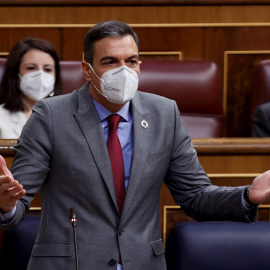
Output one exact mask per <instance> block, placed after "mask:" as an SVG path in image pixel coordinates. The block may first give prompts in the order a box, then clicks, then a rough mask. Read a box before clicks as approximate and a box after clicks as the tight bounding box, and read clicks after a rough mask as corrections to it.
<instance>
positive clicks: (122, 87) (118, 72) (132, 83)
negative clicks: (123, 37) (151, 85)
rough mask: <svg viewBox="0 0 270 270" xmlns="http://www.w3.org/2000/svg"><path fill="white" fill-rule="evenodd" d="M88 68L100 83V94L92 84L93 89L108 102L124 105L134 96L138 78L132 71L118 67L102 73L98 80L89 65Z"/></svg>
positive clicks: (125, 67)
mask: <svg viewBox="0 0 270 270" xmlns="http://www.w3.org/2000/svg"><path fill="white" fill-rule="evenodd" d="M89 66H90V68H91V69H92V71H93V72H94V74H95V75H96V76H97V78H98V79H99V80H100V81H101V84H100V87H101V91H102V93H101V92H100V91H99V90H98V89H97V87H96V86H95V85H94V84H93V85H94V87H95V88H96V90H97V91H98V92H99V93H100V94H101V95H102V96H104V97H105V98H106V99H107V100H108V101H110V102H112V103H116V104H124V103H125V102H127V101H129V100H131V99H132V98H133V97H134V96H135V94H136V91H137V89H138V82H139V77H138V74H137V72H135V71H134V70H133V69H131V68H129V67H127V66H120V67H118V68H114V69H110V70H108V71H106V72H104V73H103V74H102V76H101V78H100V77H99V76H98V75H97V74H96V72H95V71H94V69H93V68H92V66H91V65H90V64H89ZM91 83H93V82H91Z"/></svg>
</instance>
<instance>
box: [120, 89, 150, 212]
mask: <svg viewBox="0 0 270 270" xmlns="http://www.w3.org/2000/svg"><path fill="white" fill-rule="evenodd" d="M131 106H132V116H133V132H134V150H133V161H132V168H131V175H130V181H129V185H128V190H127V194H126V198H125V203H124V208H123V213H122V216H123V217H124V216H125V214H127V213H128V210H129V207H130V205H131V203H132V201H133V199H134V197H135V195H136V192H137V190H138V188H139V186H140V183H141V181H142V179H143V175H142V174H143V171H144V165H145V162H146V159H147V156H148V151H149V147H148V145H149V138H150V137H149V135H150V129H149V128H148V127H146V126H145V125H144V123H145V122H144V123H142V121H146V123H147V124H148V125H151V122H152V121H151V114H150V113H149V111H148V109H147V106H146V104H144V100H142V99H141V96H140V95H139V94H138V93H137V94H136V96H135V97H134V98H133V99H132V102H131Z"/></svg>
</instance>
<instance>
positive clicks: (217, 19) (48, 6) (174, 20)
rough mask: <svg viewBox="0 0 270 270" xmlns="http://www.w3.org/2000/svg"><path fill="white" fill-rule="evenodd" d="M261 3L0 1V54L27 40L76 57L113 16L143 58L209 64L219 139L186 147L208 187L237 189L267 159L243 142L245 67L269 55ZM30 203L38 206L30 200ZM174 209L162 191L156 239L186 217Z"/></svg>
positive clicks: (269, 20) (267, 144) (268, 10)
mask: <svg viewBox="0 0 270 270" xmlns="http://www.w3.org/2000/svg"><path fill="white" fill-rule="evenodd" d="M25 2H27V3H25ZM75 2H76V3H75ZM269 4H270V1H269V0H264V1H254V0H246V1H241V0H235V1H225V0H223V1H218V0H216V1H215V0H213V1H210V0H209V1H207V0H205V1H203V0H198V1H195V0H194V1H188V0H186V1H185V0H184V1H180V0H179V1H177V0H175V1H162V0H160V1H158V0H157V1H150V0H149V1H129V0H126V1H114V0H112V1H105V0H104V1H102V0H101V1H98V0H96V1H91V0H88V1H86V0H85V1H80V0H79V1H66V0H62V1H61V0H54V1H53V0H51V1H37V0H29V1H20V0H17V1H16V0H9V1H7V0H6V1H3V0H2V1H1V0H0V36H1V42H0V56H1V57H6V55H7V54H8V52H9V50H10V49H11V48H12V46H13V45H14V43H15V42H16V41H18V40H19V39H21V38H24V37H30V36H33V37H39V38H44V39H47V40H49V41H51V42H52V43H53V45H54V46H55V48H56V50H57V52H58V54H59V56H60V59H61V60H81V59H82V53H83V48H82V44H83V39H84V36H85V34H86V33H87V31H88V29H89V28H90V27H92V26H93V25H94V24H96V23H98V22H100V21H102V20H111V19H117V20H121V21H125V22H127V23H129V24H130V25H131V26H132V27H133V28H134V30H135V31H136V32H137V34H138V36H139V39H140V52H141V53H142V54H145V56H147V57H156V58H176V59H179V61H181V60H190V59H191V60H211V61H214V62H215V63H217V65H218V66H219V67H220V69H221V70H222V74H223V92H224V111H225V114H226V116H227V133H226V134H227V138H224V139H201V140H194V146H195V149H196V150H197V151H198V155H199V159H200V162H201V163H202V165H203V167H204V168H205V170H206V172H207V173H208V174H209V177H210V179H211V180H212V181H213V183H214V184H217V185H232V186H236V185H245V184H249V183H251V181H252V179H253V178H254V177H255V176H257V175H258V174H259V173H262V172H263V171H265V170H268V168H269V167H268V166H269V165H268V164H269V161H270V155H269V154H270V140H268V139H254V138H253V139H252V138H243V137H249V136H250V127H249V120H248V118H247V115H249V114H250V111H249V110H250V97H251V92H252V87H251V84H252V83H251V80H252V74H253V65H254V64H255V63H256V62H257V61H258V60H260V59H267V58H269V57H270V15H269V14H270V5H269ZM6 143H7V142H6V141H1V143H0V154H1V153H2V154H3V151H4V155H5V157H6V159H7V160H8V164H9V166H10V163H11V161H12V158H13V154H12V153H11V152H8V153H9V154H7V155H6V153H7V152H5V151H7V150H6V149H9V148H10V145H9V144H10V142H8V145H9V146H7V145H6ZM13 143H14V142H11V145H12V144H13ZM8 151H12V150H8ZM33 206H34V207H35V206H37V207H38V206H39V202H38V200H37V201H36V204H34V205H33ZM179 211H180V212H181V210H180V209H179V208H176V207H175V205H174V203H173V201H172V198H171V196H170V194H169V193H168V190H167V189H166V188H165V187H163V188H162V192H161V200H160V215H161V224H162V228H163V233H164V235H163V236H164V237H166V234H167V233H168V230H169V229H170V227H171V225H172V224H174V223H175V222H178V221H179V220H180V221H181V220H189V219H188V217H186V216H185V215H184V214H183V213H181V214H180V215H179ZM176 212H177V213H176ZM259 218H261V219H262V220H269V210H268V207H264V206H263V207H261V209H260V215H259Z"/></svg>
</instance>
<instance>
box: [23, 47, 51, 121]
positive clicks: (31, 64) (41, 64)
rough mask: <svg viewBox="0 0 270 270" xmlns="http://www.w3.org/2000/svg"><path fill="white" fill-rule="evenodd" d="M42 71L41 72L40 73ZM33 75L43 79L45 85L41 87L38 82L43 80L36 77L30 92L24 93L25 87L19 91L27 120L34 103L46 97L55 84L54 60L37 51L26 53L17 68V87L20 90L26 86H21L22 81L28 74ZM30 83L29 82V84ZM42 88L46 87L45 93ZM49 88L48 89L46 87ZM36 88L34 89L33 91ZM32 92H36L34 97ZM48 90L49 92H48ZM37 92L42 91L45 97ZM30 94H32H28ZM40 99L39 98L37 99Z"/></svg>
mask: <svg viewBox="0 0 270 270" xmlns="http://www.w3.org/2000/svg"><path fill="white" fill-rule="evenodd" d="M40 71H42V72H40ZM33 72H34V73H33ZM31 73H33V75H37V77H39V78H41V76H42V77H45V82H46V83H45V85H44V84H43V86H41V84H40V83H38V81H40V82H42V81H44V78H41V80H39V79H38V78H37V77H36V79H38V80H36V79H35V78H34V80H33V81H32V86H33V87H32V89H31V90H32V91H29V93H28V92H27V91H26V88H27V87H24V88H25V89H23V90H22V89H21V96H22V102H23V104H24V106H25V108H26V110H25V111H24V113H25V116H26V118H27V119H28V118H29V116H30V114H31V113H32V107H33V106H34V104H35V103H36V101H37V100H38V99H40V98H44V97H46V96H48V95H49V94H50V93H51V92H52V91H53V88H54V82H55V63H54V59H53V58H52V57H51V55H50V54H48V53H46V52H43V51H40V50H37V49H31V50H29V51H28V52H26V53H25V54H24V55H23V57H22V59H21V63H20V67H19V74H18V76H19V85H20V88H21V86H22V85H24V86H26V83H23V84H22V80H24V78H25V77H26V78H27V77H30V74H31ZM44 74H45V76H44ZM30 83H31V82H30ZM44 86H47V89H46V90H47V91H45V92H44V91H43V90H44ZM48 86H49V87H48ZM35 87H36V89H35ZM33 90H35V91H36V93H37V94H36V95H35V94H33ZM48 90H49V91H48ZM39 91H41V92H42V91H43V93H46V95H45V96H44V95H41V94H40V93H39ZM31 92H32V94H30V93H31ZM39 97H40V98H39Z"/></svg>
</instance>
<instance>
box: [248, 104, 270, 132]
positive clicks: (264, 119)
mask: <svg viewBox="0 0 270 270" xmlns="http://www.w3.org/2000/svg"><path fill="white" fill-rule="evenodd" d="M252 136H253V137H270V102H267V103H264V104H262V105H260V106H258V107H257V108H256V109H255V111H254V114H253V126H252Z"/></svg>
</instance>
